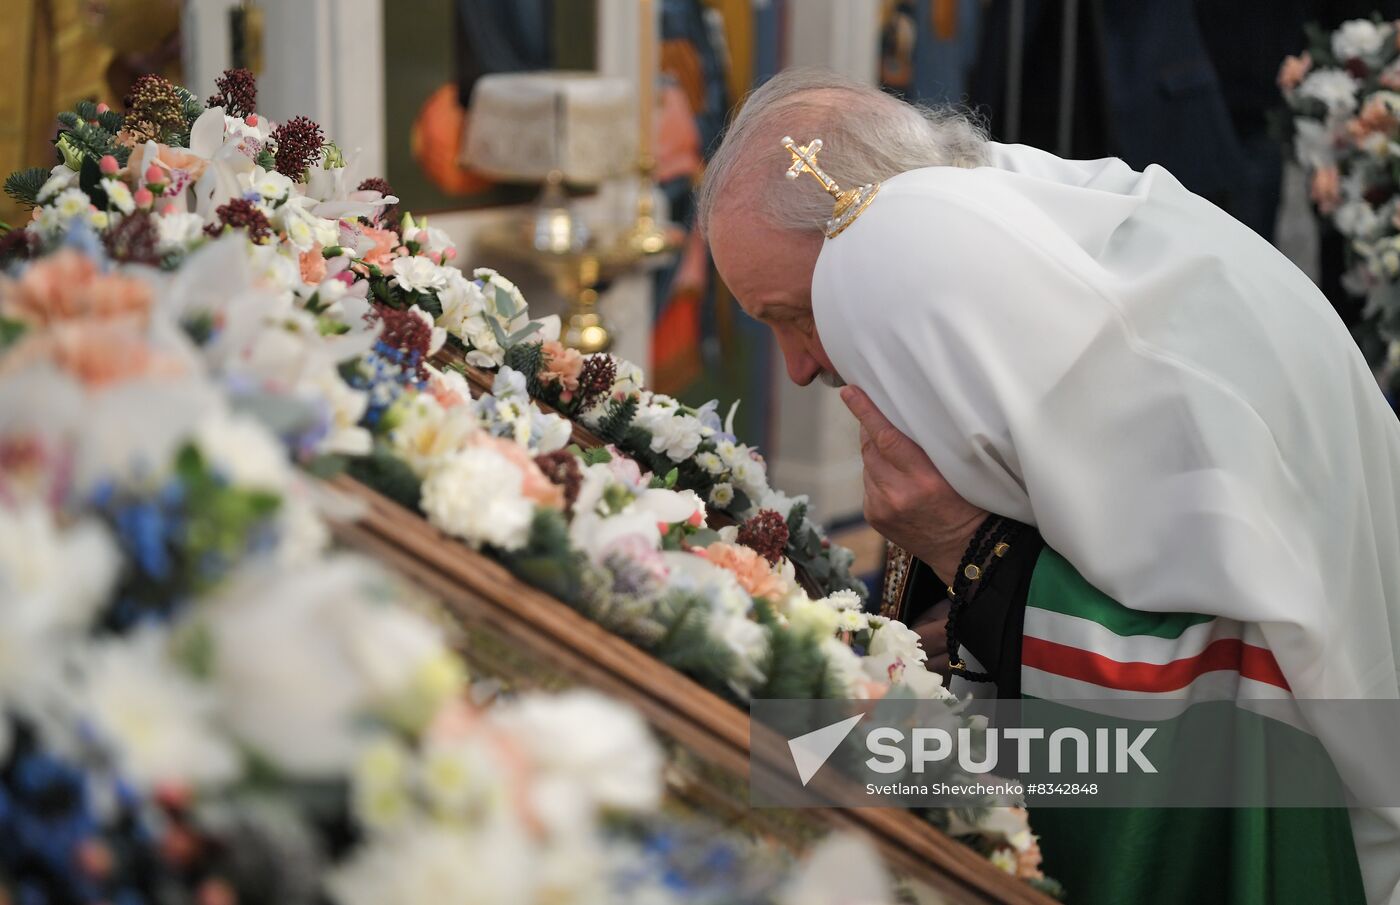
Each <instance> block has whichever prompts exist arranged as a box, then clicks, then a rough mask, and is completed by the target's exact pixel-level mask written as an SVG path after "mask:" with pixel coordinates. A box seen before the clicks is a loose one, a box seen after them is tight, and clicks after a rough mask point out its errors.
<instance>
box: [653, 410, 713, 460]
mask: <svg viewBox="0 0 1400 905" xmlns="http://www.w3.org/2000/svg"><path fill="white" fill-rule="evenodd" d="M637 421H638V423H639V425H640V426H641V427H644V428H646V429H647V430H648V431H649V432H650V433H651V451H652V452H654V453H665V455H666V456H667V458H669V459H670V460H671V461H672V462H684V461H685V460H686V459H689V458H690V457H691V456H693V455H695V450H696V449H698V448H699V446H700V441H701V439H703V438H702V437H701V434H700V427H701V425H700V419H698V418H695V417H694V416H691V415H676V414H673V412H672V410H670V409H667V408H660V409H655V408H654V409H652V410H650V411H648V412H645V413H644V414H642V415H639V416H638V418H637Z"/></svg>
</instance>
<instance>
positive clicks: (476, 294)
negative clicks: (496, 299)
mask: <svg viewBox="0 0 1400 905" xmlns="http://www.w3.org/2000/svg"><path fill="white" fill-rule="evenodd" d="M438 302H439V303H441V305H442V314H441V315H440V316H439V317H438V320H437V322H438V326H440V327H443V328H445V329H446V330H447V331H448V332H449V333H451V334H452V335H453V336H457V337H462V336H463V335H464V333H465V332H466V331H465V325H466V323H467V320H468V319H469V318H472V317H476V316H478V315H481V314H482V313H484V312H485V311H486V296H485V294H483V293H482V291H481V287H480V286H478V285H476V284H475V283H472V282H468V281H467V279H466V278H465V277H463V276H462V274H461V272H460V271H458V270H456V269H455V268H454V269H453V270H452V272H451V273H450V274H449V275H448V277H447V285H446V286H444V287H443V288H442V289H441V290H439V292H438Z"/></svg>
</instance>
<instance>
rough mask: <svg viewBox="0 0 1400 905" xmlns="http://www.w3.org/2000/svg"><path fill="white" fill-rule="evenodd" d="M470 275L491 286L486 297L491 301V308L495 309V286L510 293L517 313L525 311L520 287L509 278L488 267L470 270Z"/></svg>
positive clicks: (523, 297)
mask: <svg viewBox="0 0 1400 905" xmlns="http://www.w3.org/2000/svg"><path fill="white" fill-rule="evenodd" d="M472 276H473V277H474V278H475V279H478V280H481V281H482V282H483V283H485V284H486V285H487V286H489V287H491V291H490V292H489V293H488V298H489V299H490V303H491V310H493V311H494V310H496V309H495V305H496V294H495V290H496V288H500V289H504V290H505V291H506V292H507V293H508V294H509V295H510V297H511V300H512V301H514V302H515V310H516V313H517V314H523V313H524V312H525V310H526V307H527V306H526V303H525V296H524V295H522V294H521V292H520V289H519V288H518V287H517V286H516V285H515V284H514V283H512V282H511V281H510V280H508V279H506V278H505V277H503V276H501V275H500V274H499V273H497V272H496V271H494V270H492V269H491V268H489V267H478V268H477V269H476V270H473V271H472Z"/></svg>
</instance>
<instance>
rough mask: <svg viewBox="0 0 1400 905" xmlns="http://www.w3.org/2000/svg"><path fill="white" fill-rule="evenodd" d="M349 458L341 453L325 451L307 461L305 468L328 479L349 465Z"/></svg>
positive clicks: (319, 476) (317, 475)
mask: <svg viewBox="0 0 1400 905" xmlns="http://www.w3.org/2000/svg"><path fill="white" fill-rule="evenodd" d="M349 464H350V460H349V459H348V458H347V457H346V456H343V455H339V454H336V453H325V454H323V455H319V456H317V457H316V458H314V459H312V460H311V461H310V462H307V463H306V465H305V466H303V467H305V469H306V470H307V471H308V472H309V473H311V474H313V475H315V476H316V477H318V478H321V479H323V480H329V479H331V478H333V477H335V476H336V475H339V474H341V473H342V472H344V471H345V469H346V468H347V467H348V466H349Z"/></svg>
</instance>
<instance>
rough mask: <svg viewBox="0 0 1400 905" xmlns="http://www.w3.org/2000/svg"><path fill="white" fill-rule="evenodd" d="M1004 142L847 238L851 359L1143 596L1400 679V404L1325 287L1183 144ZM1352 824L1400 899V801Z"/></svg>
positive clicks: (944, 454) (1378, 875) (1105, 576)
mask: <svg viewBox="0 0 1400 905" xmlns="http://www.w3.org/2000/svg"><path fill="white" fill-rule="evenodd" d="M991 157H992V165H991V166H987V167H980V168H977V169H958V168H953V167H935V168H929V169H923V170H916V171H913V172H909V173H904V174H901V175H899V176H897V177H895V178H893V179H890V180H888V181H887V182H886V183H884V185H883V186H882V187H881V189H880V191H879V194H878V195H877V196H876V198H875V199H874V201H873V202H872V203H871V205H870V207H869V208H867V209H866V210H865V211H864V212H863V213H862V214H861V215H860V217H859V218H858V219H857V220H856V221H855V222H854V223H853V224H852V225H851V226H850V227H849V228H848V229H846V230H845V231H844V232H843V233H841V234H840V235H839V236H837V237H835V238H832V239H828V240H827V241H826V243H825V245H824V246H823V249H822V252H821V256H820V258H819V259H818V261H817V266H816V272H815V274H814V276H813V281H812V307H813V312H814V314H815V318H816V326H817V332H818V335H819V336H820V337H821V340H822V343H823V345H824V347H825V349H826V351H827V354H828V355H829V356H830V358H831V361H832V363H833V364H834V365H835V367H836V369H837V370H838V371H839V372H840V374H841V375H842V377H844V378H845V379H846V380H847V381H848V382H849V383H851V384H854V385H856V386H858V387H860V388H861V389H863V390H865V392H866V393H867V394H869V396H870V398H871V399H872V400H873V401H874V403H875V405H876V406H877V407H878V408H879V409H880V410H881V411H882V412H883V413H884V414H885V415H886V417H888V418H889V419H890V421H892V422H893V423H894V425H895V426H896V427H898V428H899V429H900V430H901V431H903V432H904V433H905V434H907V435H908V436H910V437H912V438H913V439H914V440H915V441H917V442H918V444H919V445H920V446H921V447H922V448H923V449H924V451H925V452H927V453H928V455H929V457H930V458H931V459H932V460H933V462H934V463H935V465H937V467H938V468H939V469H940V470H941V471H942V473H943V474H944V476H945V477H946V478H947V479H948V481H949V482H950V483H951V484H952V486H953V487H954V488H955V489H956V490H957V491H958V492H959V493H960V494H961V495H962V496H963V497H965V498H966V499H968V500H969V501H971V502H972V503H974V504H976V505H978V506H980V507H982V508H984V509H987V510H989V511H991V512H995V513H999V514H1001V515H1004V516H1008V517H1011V518H1014V519H1018V520H1020V521H1023V522H1027V523H1030V524H1032V525H1035V526H1037V527H1038V528H1039V530H1040V532H1041V534H1042V535H1043V536H1044V538H1045V541H1046V543H1047V544H1048V545H1049V546H1050V547H1052V548H1053V549H1055V550H1056V551H1058V552H1059V553H1060V554H1062V555H1063V556H1064V557H1065V558H1066V559H1067V560H1068V561H1069V562H1070V563H1072V564H1073V565H1074V566H1075V567H1076V569H1078V571H1079V572H1080V574H1081V575H1083V576H1084V578H1085V579H1086V580H1088V581H1089V582H1090V583H1092V584H1093V585H1094V586H1095V587H1097V588H1099V589H1100V590H1102V591H1103V592H1104V593H1106V594H1108V595H1110V596H1111V597H1113V598H1114V599H1116V600H1118V601H1119V602H1120V603H1122V604H1124V605H1125V606H1128V607H1131V608H1133V609H1137V610H1146V611H1154V612H1194V613H1204V614H1210V615H1216V616H1222V617H1227V618H1231V619H1235V620H1239V621H1242V622H1248V623H1257V624H1258V625H1259V627H1260V630H1261V632H1262V634H1263V636H1264V638H1265V639H1266V641H1267V644H1268V647H1269V649H1270V650H1271V651H1272V652H1273V654H1274V656H1275V657H1276V658H1277V660H1278V663H1279V665H1280V667H1281V668H1282V670H1283V673H1284V675H1285V676H1286V678H1287V680H1288V684H1289V685H1290V687H1291V688H1292V692H1293V695H1294V696H1295V697H1296V698H1299V699H1304V698H1312V699H1331V698H1368V699H1377V698H1379V699H1394V698H1396V697H1397V696H1400V681H1397V672H1396V664H1397V662H1400V501H1398V500H1397V497H1398V496H1400V423H1398V422H1397V420H1396V417H1395V415H1394V414H1393V413H1392V412H1391V411H1390V410H1389V407H1388V406H1387V404H1386V402H1385V400H1384V398H1383V396H1382V394H1381V392H1380V390H1379V389H1378V387H1377V385H1376V382H1375V379H1374V377H1373V376H1372V374H1371V372H1370V371H1369V369H1368V368H1367V366H1366V364H1365V361H1364V360H1363V358H1362V356H1361V355H1360V353H1359V352H1358V350H1357V348H1356V346H1355V344H1354V342H1353V341H1352V338H1351V336H1350V335H1349V334H1348V332H1347V330H1346V329H1345V327H1344V326H1343V324H1342V323H1341V321H1340V319H1339V318H1338V317H1337V315H1336V314H1335V313H1334V312H1333V310H1332V308H1331V307H1330V305H1329V304H1328V302H1327V300H1326V298H1325V297H1324V296H1323V295H1322V293H1321V292H1319V291H1318V289H1317V288H1316V287H1315V286H1314V285H1313V284H1312V283H1311V282H1310V281H1309V280H1308V278H1307V277H1306V276H1305V275H1304V274H1303V273H1301V272H1300V271H1299V270H1298V269H1297V268H1296V267H1294V266H1293V264H1292V263H1290V262H1289V261H1288V260H1287V259H1286V258H1285V257H1284V256H1283V255H1282V254H1280V253H1279V252H1278V251H1277V250H1276V249H1274V248H1273V247H1272V246H1271V245H1269V243H1267V242H1266V241H1264V240H1263V239H1262V238H1260V237H1259V236H1258V235H1256V234H1255V233H1254V232H1252V231H1251V230H1249V229H1248V228H1247V227H1245V226H1243V225H1241V224H1240V223H1238V222H1236V221H1235V220H1233V219H1231V218H1230V217H1229V216H1228V215H1226V214H1225V213H1223V212H1222V211H1220V210H1219V209H1217V208H1216V207H1214V206H1213V205H1211V204H1210V203H1209V202H1207V201H1205V200H1204V199H1201V198H1199V197H1197V196H1195V195H1193V194H1191V193H1190V192H1188V191H1187V190H1186V189H1185V188H1184V187H1182V185H1181V184H1180V183H1179V182H1177V181H1176V179H1174V178H1173V177H1172V176H1171V174H1170V173H1168V172H1166V171H1165V170H1163V169H1161V168H1160V167H1156V166H1152V167H1148V169H1147V170H1146V171H1145V172H1142V173H1138V172H1136V171H1134V170H1132V169H1131V168H1130V167H1128V166H1127V165H1126V164H1124V163H1123V162H1122V161H1120V160H1099V161H1092V162H1084V161H1064V160H1060V159H1058V158H1056V157H1054V156H1052V155H1050V154H1046V153H1044V152H1041V151H1037V150H1035V149H1032V148H1027V147H1020V146H1006V145H995V144H994V145H992V146H991ZM1318 734H1319V735H1320V736H1324V738H1323V741H1324V743H1325V744H1328V745H1329V747H1332V746H1333V745H1337V744H1345V739H1341V740H1338V739H1327V738H1326V737H1325V733H1322V732H1319V733H1318ZM1368 753H1370V752H1368ZM1370 756H1372V757H1383V758H1395V757H1397V756H1400V753H1398V752H1394V751H1388V752H1374V753H1370ZM1352 828H1353V834H1354V836H1355V841H1356V845H1357V851H1358V854H1359V856H1360V859H1361V866H1362V873H1363V878H1364V881H1365V884H1366V890H1367V898H1368V900H1369V901H1371V902H1385V901H1400V891H1397V888H1398V887H1400V814H1397V811H1396V810H1395V809H1388V810H1382V809H1369V810H1360V809H1358V810H1353V812H1352Z"/></svg>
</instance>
